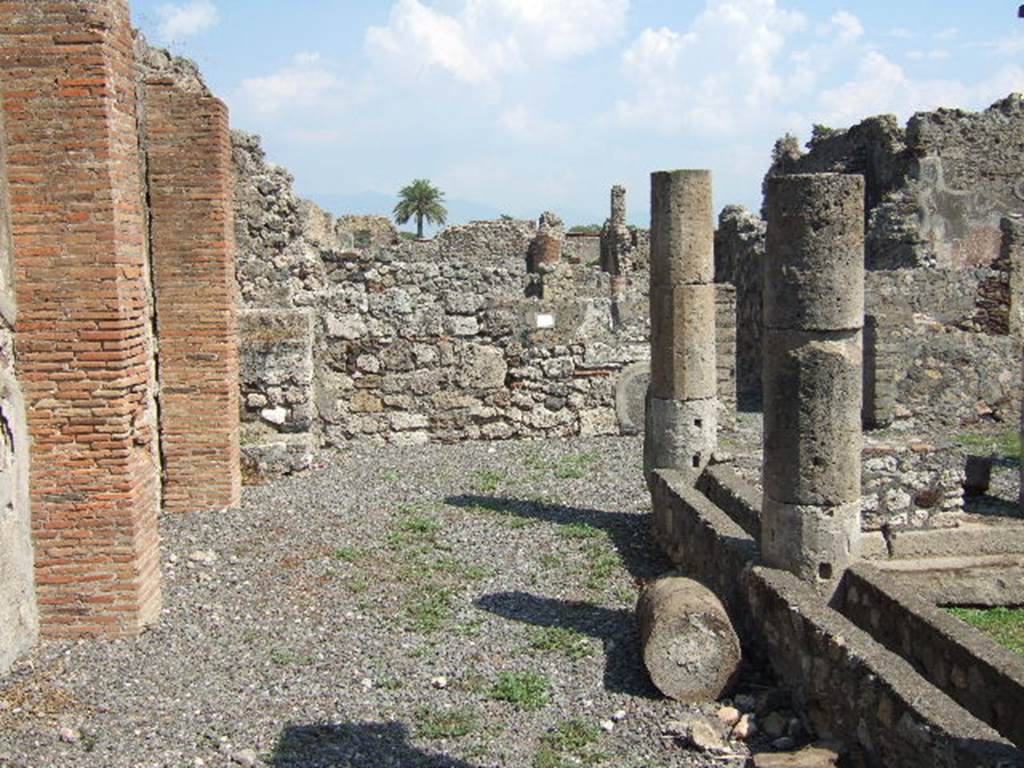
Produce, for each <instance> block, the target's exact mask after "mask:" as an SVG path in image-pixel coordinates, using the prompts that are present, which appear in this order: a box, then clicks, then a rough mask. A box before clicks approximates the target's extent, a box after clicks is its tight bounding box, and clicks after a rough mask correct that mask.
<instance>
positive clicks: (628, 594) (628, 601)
mask: <svg viewBox="0 0 1024 768" xmlns="http://www.w3.org/2000/svg"><path fill="white" fill-rule="evenodd" d="M615 599H616V600H618V601H619V602H620V603H622V604H623V605H633V603H635V602H636V599H637V593H636V590H635V589H634V588H633V587H616V589H615Z"/></svg>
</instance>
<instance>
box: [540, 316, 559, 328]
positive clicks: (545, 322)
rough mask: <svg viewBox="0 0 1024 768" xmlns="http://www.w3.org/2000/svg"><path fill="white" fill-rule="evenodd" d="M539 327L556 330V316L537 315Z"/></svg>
mask: <svg viewBox="0 0 1024 768" xmlns="http://www.w3.org/2000/svg"><path fill="white" fill-rule="evenodd" d="M537 327H538V328H554V327H555V316H554V315H537Z"/></svg>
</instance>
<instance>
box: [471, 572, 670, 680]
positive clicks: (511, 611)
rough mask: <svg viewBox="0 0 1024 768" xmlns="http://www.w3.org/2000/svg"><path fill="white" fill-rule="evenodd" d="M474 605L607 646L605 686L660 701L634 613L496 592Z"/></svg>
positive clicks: (523, 594)
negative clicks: (643, 654)
mask: <svg viewBox="0 0 1024 768" xmlns="http://www.w3.org/2000/svg"><path fill="white" fill-rule="evenodd" d="M475 605H476V606H477V607H478V608H481V609H483V610H485V611H488V612H490V613H493V614H495V615H497V616H502V617H504V618H506V619H513V620H515V621H522V622H525V623H527V624H533V625H535V626H538V627H563V628H565V629H573V630H576V631H577V632H581V633H582V634H585V635H589V636H590V637H594V638H597V639H598V640H600V641H601V642H602V644H603V645H604V655H605V664H604V687H605V690H607V691H612V692H614V693H625V694H628V695H630V696H638V697H643V698H648V699H660V698H662V696H661V694H660V693H658V691H657V690H656V689H655V688H654V686H653V685H651V682H650V679H649V678H648V677H647V671H646V670H645V669H644V664H643V659H642V658H641V656H640V636H639V632H638V631H637V627H636V620H635V619H634V618H633V612H632V611H627V610H614V609H611V608H602V607H600V606H597V605H591V604H590V603H579V602H570V601H568V600H556V599H555V598H551V597H538V596H537V595H531V594H529V593H528V592H495V593H493V594H490V595H484V596H483V597H481V598H479V599H478V600H476V602H475Z"/></svg>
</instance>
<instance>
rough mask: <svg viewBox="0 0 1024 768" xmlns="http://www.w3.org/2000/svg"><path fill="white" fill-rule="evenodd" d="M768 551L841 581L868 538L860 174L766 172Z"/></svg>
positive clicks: (773, 559)
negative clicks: (863, 502)
mask: <svg viewBox="0 0 1024 768" xmlns="http://www.w3.org/2000/svg"><path fill="white" fill-rule="evenodd" d="M766 202H767V205H768V240H767V247H766V254H765V255H766V264H765V293H764V325H765V336H764V475H763V480H764V508H763V510H762V520H761V522H762V525H761V529H762V530H761V553H762V555H763V557H764V559H765V561H766V562H767V563H768V564H769V565H771V566H774V567H777V568H784V569H786V570H790V571H792V572H794V573H795V574H797V575H798V576H800V577H801V578H804V579H805V580H807V581H812V582H823V583H833V582H834V581H835V579H837V578H838V577H839V576H840V575H842V572H843V570H844V569H845V568H846V567H847V566H848V565H849V564H850V563H851V562H852V561H853V560H855V559H856V558H857V556H858V553H859V541H860V496H861V444H862V434H861V387H862V380H861V379H862V370H861V368H862V342H861V329H862V326H863V322H864V179H863V178H862V177H861V176H847V175H843V174H808V175H796V176H775V177H772V178H770V179H769V180H768V190H767V196H766Z"/></svg>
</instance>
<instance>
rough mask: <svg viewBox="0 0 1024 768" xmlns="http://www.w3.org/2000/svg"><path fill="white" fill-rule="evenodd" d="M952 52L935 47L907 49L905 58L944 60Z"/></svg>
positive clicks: (913, 59)
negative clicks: (930, 48)
mask: <svg viewBox="0 0 1024 768" xmlns="http://www.w3.org/2000/svg"><path fill="white" fill-rule="evenodd" d="M950 56H952V54H951V53H950V52H949V51H947V50H946V49H945V48H935V49H933V50H929V51H907V58H908V59H910V60H911V61H945V60H946V59H948V58H950Z"/></svg>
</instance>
